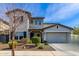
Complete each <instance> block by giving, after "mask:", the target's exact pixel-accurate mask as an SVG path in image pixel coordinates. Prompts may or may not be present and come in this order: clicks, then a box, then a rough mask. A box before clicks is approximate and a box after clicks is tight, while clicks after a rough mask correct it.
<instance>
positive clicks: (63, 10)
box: [45, 3, 79, 22]
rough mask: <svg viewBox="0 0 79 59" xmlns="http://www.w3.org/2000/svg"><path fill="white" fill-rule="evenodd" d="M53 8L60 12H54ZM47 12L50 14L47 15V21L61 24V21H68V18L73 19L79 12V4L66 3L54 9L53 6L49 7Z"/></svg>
mask: <svg viewBox="0 0 79 59" xmlns="http://www.w3.org/2000/svg"><path fill="white" fill-rule="evenodd" d="M57 6H60V7H59V8H58V7H57ZM53 8H55V9H57V8H58V10H57V11H56V12H54V10H53ZM49 10H50V11H51V12H50V11H49ZM47 11H49V12H47V13H46V16H45V17H46V18H45V20H49V21H50V22H51V21H52V22H53V21H55V22H59V21H63V20H67V19H66V18H69V17H72V16H73V15H75V14H76V13H77V12H79V4H65V3H64V4H62V5H59V4H57V5H56V6H54V7H51V5H49V7H48V8H47ZM49 14H50V15H49Z"/></svg>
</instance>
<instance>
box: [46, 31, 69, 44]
mask: <svg viewBox="0 0 79 59" xmlns="http://www.w3.org/2000/svg"><path fill="white" fill-rule="evenodd" d="M46 41H47V42H49V43H64V42H67V33H64V32H47V33H46Z"/></svg>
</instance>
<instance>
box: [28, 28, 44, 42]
mask: <svg viewBox="0 0 79 59" xmlns="http://www.w3.org/2000/svg"><path fill="white" fill-rule="evenodd" d="M29 32H30V39H31V38H32V37H34V36H38V37H40V38H41V42H43V39H42V30H41V29H29Z"/></svg>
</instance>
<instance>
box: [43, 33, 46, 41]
mask: <svg viewBox="0 0 79 59" xmlns="http://www.w3.org/2000/svg"><path fill="white" fill-rule="evenodd" d="M43 36H44V38H43V39H44V40H46V32H44V33H43Z"/></svg>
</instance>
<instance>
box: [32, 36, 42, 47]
mask: <svg viewBox="0 0 79 59" xmlns="http://www.w3.org/2000/svg"><path fill="white" fill-rule="evenodd" d="M31 40H32V43H34V44H35V45H36V46H38V44H39V43H41V38H40V37H37V36H34V37H33V38H32V39H31Z"/></svg>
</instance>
